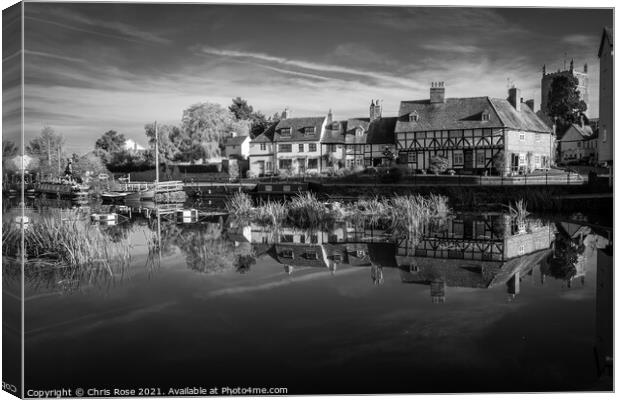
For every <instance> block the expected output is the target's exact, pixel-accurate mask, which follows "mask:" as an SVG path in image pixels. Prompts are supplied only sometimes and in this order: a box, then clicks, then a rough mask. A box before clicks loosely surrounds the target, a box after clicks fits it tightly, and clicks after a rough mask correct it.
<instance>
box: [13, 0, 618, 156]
mask: <svg viewBox="0 0 620 400" xmlns="http://www.w3.org/2000/svg"><path fill="white" fill-rule="evenodd" d="M612 18H613V17H612V11H611V10H610V9H526V8H520V9H514V8H512V9H510V8H504V9H490V8H462V7H460V8H429V7H426V8H423V7H403V6H401V7H389V8H388V7H378V6H359V7H355V6H344V7H342V6H338V7H337V6H258V5H206V4H120V3H118V4H116V3H99V4H75V3H74V4H70V3H66V4H62V3H26V6H25V45H24V48H25V88H24V92H25V101H24V104H25V121H26V122H25V140H26V143H27V142H28V140H29V139H30V138H32V137H34V136H36V135H38V134H39V132H40V131H41V129H42V128H43V126H46V125H47V126H51V127H53V128H54V129H55V131H56V132H59V133H62V134H63V135H64V137H65V140H66V145H65V147H66V148H65V151H68V152H77V153H84V152H87V151H89V150H91V149H92V148H93V146H94V142H95V140H96V139H97V138H98V137H99V136H101V135H102V134H103V133H104V132H106V131H108V130H111V129H113V130H116V131H118V132H120V133H123V134H124V135H125V136H126V137H128V138H132V139H134V140H136V141H137V142H138V143H142V144H145V143H146V140H145V136H144V125H145V124H147V123H150V122H152V121H154V120H157V121H158V122H160V123H168V124H180V120H181V116H182V113H183V110H184V109H185V108H187V107H188V106H190V105H192V104H195V103H198V102H215V103H220V104H221V105H223V106H228V105H229V104H231V99H232V98H234V97H237V96H241V97H242V98H244V99H247V100H248V102H249V104H250V105H252V106H253V107H254V109H255V110H260V111H261V112H263V113H264V114H266V115H272V114H273V113H275V112H281V111H282V110H283V109H284V108H285V107H288V108H289V110H290V112H291V114H292V116H299V117H301V116H320V115H326V114H327V112H328V110H329V109H332V110H333V113H334V117H335V118H336V119H341V118H349V117H360V116H367V115H368V106H369V104H370V101H371V99H381V100H382V102H383V115H384V116H395V115H396V114H397V111H398V105H399V102H400V101H401V100H414V99H424V98H428V96H429V94H428V92H429V88H430V83H431V82H434V81H443V82H444V83H445V87H446V96H447V97H474V96H491V97H498V98H505V97H506V96H507V89H508V86H509V85H515V86H517V87H519V88H520V89H521V90H522V96H523V97H524V98H525V99H529V98H534V100H535V103H536V106H535V108H536V109H538V108H539V107H540V79H541V69H542V65H543V64H546V65H547V71H554V70H557V69H558V68H563V66H564V62H565V60H566V62H567V63H568V62H569V61H570V59H571V58H572V59H574V60H575V66H576V68H579V69H581V68H583V64H584V63H588V70H589V79H590V85H589V90H590V99H591V104H590V110H589V112H588V115H589V116H591V117H595V116H597V115H598V68H599V66H598V59H597V51H598V45H599V41H600V35H601V32H602V29H603V26H612Z"/></svg>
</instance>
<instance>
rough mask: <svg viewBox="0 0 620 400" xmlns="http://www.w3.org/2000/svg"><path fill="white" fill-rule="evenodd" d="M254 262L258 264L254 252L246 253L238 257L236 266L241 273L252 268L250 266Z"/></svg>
mask: <svg viewBox="0 0 620 400" xmlns="http://www.w3.org/2000/svg"><path fill="white" fill-rule="evenodd" d="M252 264H256V257H255V256H254V255H253V254H244V255H239V256H238V257H237V261H236V262H235V267H236V269H237V272H239V273H240V274H245V273H246V272H248V271H249V270H250V266H252Z"/></svg>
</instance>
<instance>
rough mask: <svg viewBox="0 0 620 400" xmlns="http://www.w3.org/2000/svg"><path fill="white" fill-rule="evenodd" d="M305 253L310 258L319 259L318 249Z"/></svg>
mask: <svg viewBox="0 0 620 400" xmlns="http://www.w3.org/2000/svg"><path fill="white" fill-rule="evenodd" d="M305 255H306V259H308V260H317V259H318V258H319V257H318V256H317V254H316V251H307V252H306V254H305Z"/></svg>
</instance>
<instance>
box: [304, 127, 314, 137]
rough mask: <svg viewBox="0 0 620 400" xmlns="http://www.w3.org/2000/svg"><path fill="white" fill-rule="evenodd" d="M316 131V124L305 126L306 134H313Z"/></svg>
mask: <svg viewBox="0 0 620 400" xmlns="http://www.w3.org/2000/svg"><path fill="white" fill-rule="evenodd" d="M315 131H316V128H315V127H314V126H307V127H305V128H304V134H306V135H312V134H314V132H315Z"/></svg>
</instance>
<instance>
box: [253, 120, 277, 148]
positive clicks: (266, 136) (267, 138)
mask: <svg viewBox="0 0 620 400" xmlns="http://www.w3.org/2000/svg"><path fill="white" fill-rule="evenodd" d="M277 125H278V123H277V122H274V123H273V124H271V125H269V126H268V127H267V129H265V130H264V131H263V133H261V134H260V135H258V136H256V137H255V138H254V139H252V142H253V143H265V142H273V137H274V135H275V132H276V126H277Z"/></svg>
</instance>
